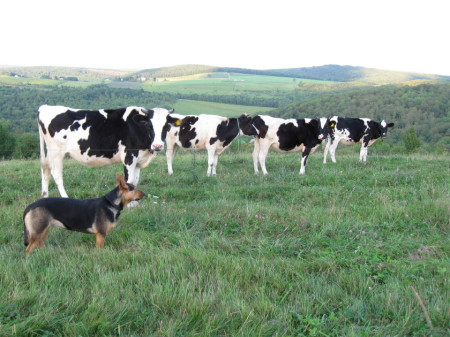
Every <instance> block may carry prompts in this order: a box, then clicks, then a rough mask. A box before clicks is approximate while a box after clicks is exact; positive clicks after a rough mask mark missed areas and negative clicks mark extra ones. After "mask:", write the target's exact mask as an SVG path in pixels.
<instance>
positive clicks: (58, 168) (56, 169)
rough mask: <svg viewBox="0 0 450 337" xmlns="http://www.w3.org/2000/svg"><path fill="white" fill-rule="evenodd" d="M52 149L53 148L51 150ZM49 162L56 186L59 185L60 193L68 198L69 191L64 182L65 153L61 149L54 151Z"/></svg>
mask: <svg viewBox="0 0 450 337" xmlns="http://www.w3.org/2000/svg"><path fill="white" fill-rule="evenodd" d="M50 151H51V150H50ZM48 159H49V160H48V164H49V166H50V171H51V174H52V177H53V180H55V183H56V186H57V187H58V191H59V194H60V195H61V197H63V198H67V197H68V195H67V192H66V190H65V189H64V182H63V175H62V173H63V159H64V153H61V152H59V151H52V153H51V158H50V157H48Z"/></svg>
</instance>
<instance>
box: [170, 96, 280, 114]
mask: <svg viewBox="0 0 450 337" xmlns="http://www.w3.org/2000/svg"><path fill="white" fill-rule="evenodd" d="M174 108H175V112H176V113H180V114H182V115H200V114H214V115H219V116H227V117H238V116H240V115H241V114H243V113H247V114H249V115H255V114H264V113H267V111H270V110H272V108H263V107H255V106H246V105H236V104H224V103H213V102H203V101H192V100H186V99H179V100H178V101H177V103H176V104H175V105H174Z"/></svg>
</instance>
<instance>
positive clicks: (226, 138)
mask: <svg viewBox="0 0 450 337" xmlns="http://www.w3.org/2000/svg"><path fill="white" fill-rule="evenodd" d="M173 116H174V117H176V118H179V119H180V120H181V124H180V125H179V126H171V127H170V130H169V132H168V133H167V138H166V145H167V149H166V157H167V171H168V173H169V174H172V173H173V169H172V159H173V154H174V150H175V149H176V147H177V146H179V147H181V148H182V149H192V150H203V149H206V151H207V152H208V170H207V172H206V174H207V175H208V176H211V175H216V166H217V162H218V160H219V155H220V154H221V153H222V152H223V151H225V150H226V149H227V148H228V147H229V146H230V144H231V142H232V141H233V140H234V139H235V138H236V137H237V136H238V135H239V134H249V133H250V129H251V120H252V118H251V117H249V116H247V115H241V116H239V117H238V118H227V117H221V116H215V115H198V116H195V115H188V116H183V115H178V114H173Z"/></svg>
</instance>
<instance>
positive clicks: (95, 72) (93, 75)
mask: <svg viewBox="0 0 450 337" xmlns="http://www.w3.org/2000/svg"><path fill="white" fill-rule="evenodd" d="M0 74H2V75H10V74H14V75H17V76H20V77H30V78H49V79H57V78H67V77H76V78H77V79H78V80H80V81H98V80H105V79H107V78H115V77H120V76H126V75H128V74H129V71H125V70H112V69H95V68H78V67H49V66H42V67H14V66H11V67H0Z"/></svg>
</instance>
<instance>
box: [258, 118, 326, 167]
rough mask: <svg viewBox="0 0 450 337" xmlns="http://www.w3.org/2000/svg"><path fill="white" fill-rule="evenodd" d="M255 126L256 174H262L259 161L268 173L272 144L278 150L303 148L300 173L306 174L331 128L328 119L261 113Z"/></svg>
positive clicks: (299, 149) (293, 150) (301, 149)
mask: <svg viewBox="0 0 450 337" xmlns="http://www.w3.org/2000/svg"><path fill="white" fill-rule="evenodd" d="M252 127H253V132H254V135H255V136H256V138H255V148H254V150H253V166H254V168H255V174H258V161H259V164H260V165H261V170H262V172H263V174H267V169H266V156H267V153H268V152H269V148H270V147H272V148H273V149H275V150H276V151H278V152H298V151H302V159H301V162H300V174H305V166H306V161H307V159H308V156H309V154H310V153H312V152H314V150H315V149H316V148H317V146H318V145H319V144H320V143H321V142H322V140H323V139H325V138H326V137H327V136H328V134H329V132H330V131H331V128H330V125H329V121H328V119H327V118H320V119H309V118H305V119H282V118H274V117H270V116H261V115H260V116H256V117H254V118H253V120H252ZM311 151H312V152H311Z"/></svg>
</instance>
